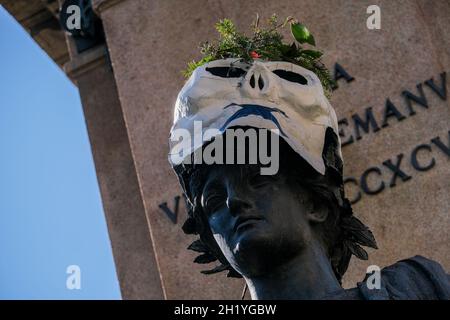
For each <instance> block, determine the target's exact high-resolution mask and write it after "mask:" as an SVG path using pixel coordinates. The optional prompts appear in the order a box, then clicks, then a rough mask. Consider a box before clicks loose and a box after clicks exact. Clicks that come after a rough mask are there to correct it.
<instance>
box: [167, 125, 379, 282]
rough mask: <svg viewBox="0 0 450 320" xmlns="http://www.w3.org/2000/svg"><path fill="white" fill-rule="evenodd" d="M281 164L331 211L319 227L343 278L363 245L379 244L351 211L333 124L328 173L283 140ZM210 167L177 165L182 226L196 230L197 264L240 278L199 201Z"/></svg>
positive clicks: (327, 144) (327, 154)
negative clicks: (184, 214)
mask: <svg viewBox="0 0 450 320" xmlns="http://www.w3.org/2000/svg"><path fill="white" fill-rule="evenodd" d="M280 154H281V155H283V157H282V158H281V159H280V168H281V170H283V171H284V172H289V175H288V176H289V181H291V182H293V183H296V184H298V186H299V188H302V189H304V190H306V191H307V192H308V193H309V196H310V199H311V201H313V204H324V203H325V204H327V206H328V209H329V214H328V217H327V219H326V221H325V222H324V223H323V224H322V228H321V229H320V233H321V234H320V236H321V239H322V240H323V243H324V245H325V246H326V249H327V254H328V257H329V259H330V263H331V266H332V269H333V271H334V273H335V275H336V278H337V279H338V280H339V281H341V279H342V276H343V275H344V273H345V272H346V270H347V268H348V265H349V263H350V259H351V256H352V255H354V256H356V257H357V258H359V259H362V260H367V259H368V254H367V252H366V251H365V250H364V249H363V248H362V247H361V246H366V247H371V248H375V249H376V248H377V245H376V241H375V238H374V236H373V234H372V232H371V231H370V230H369V229H368V228H367V227H366V226H365V225H364V224H363V223H362V222H361V221H360V220H359V219H357V218H356V217H355V216H354V215H353V212H352V208H351V205H350V202H349V201H348V199H346V198H345V194H344V185H343V179H342V160H341V158H340V156H339V154H338V141H337V137H336V134H335V133H334V132H333V130H332V129H331V128H329V129H328V130H327V132H326V137H325V144H324V149H323V153H322V157H323V159H324V162H325V167H326V172H325V174H324V175H321V174H320V173H318V172H317V171H315V170H314V169H313V168H312V167H311V166H310V165H309V164H308V163H307V162H306V161H305V160H304V159H303V158H301V157H300V156H299V155H298V154H297V153H295V152H294V151H293V150H292V149H291V147H290V146H289V145H288V144H287V143H286V142H285V141H284V140H283V139H281V140H280ZM207 167H208V166H207V165H196V166H194V165H180V166H177V167H175V171H176V173H177V175H178V177H179V180H180V183H181V185H182V187H183V190H184V192H185V198H186V205H187V209H188V218H187V220H186V222H185V223H184V225H183V231H184V232H185V233H187V234H198V235H199V237H200V238H199V239H197V240H195V241H194V242H193V243H192V244H191V245H190V246H189V247H188V249H189V250H193V251H196V252H199V253H201V255H199V256H198V257H197V258H196V259H195V260H194V262H196V263H210V262H214V261H216V260H218V261H219V262H220V264H219V265H218V266H216V267H215V268H213V269H211V270H205V271H202V273H204V274H212V273H217V272H221V271H228V274H227V276H228V277H241V275H240V274H239V273H238V272H237V271H236V270H234V268H233V267H232V266H231V265H230V264H229V263H228V261H227V260H226V258H225V257H224V255H223V254H222V252H221V250H220V248H219V246H218V245H217V243H216V241H215V239H214V237H213V235H212V232H211V230H210V228H209V225H208V221H207V218H206V215H205V214H204V213H203V210H202V206H201V204H200V194H201V192H200V190H201V188H202V185H203V181H204V178H205V177H206V174H207V172H208V171H207V170H205V169H206V168H207Z"/></svg>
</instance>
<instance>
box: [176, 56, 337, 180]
mask: <svg viewBox="0 0 450 320" xmlns="http://www.w3.org/2000/svg"><path fill="white" fill-rule="evenodd" d="M255 109H258V110H259V112H255ZM261 110H262V112H265V113H266V114H268V116H262V115H261ZM194 121H201V122H202V131H203V132H204V131H205V130H207V129H218V130H219V131H220V132H221V133H223V132H224V130H225V129H227V128H229V127H232V126H249V127H255V128H266V129H278V130H279V134H280V136H281V137H282V138H283V139H284V140H285V141H286V142H287V143H288V144H289V145H290V146H291V147H292V149H293V150H294V151H295V152H297V153H298V154H299V155H300V156H301V157H303V158H304V159H305V160H306V161H307V162H308V163H309V164H310V165H311V166H312V167H313V168H314V169H315V170H316V171H318V172H319V173H321V174H324V173H325V164H324V161H323V159H322V150H323V146H324V140H325V132H326V130H327V128H328V127H330V128H332V129H333V131H334V133H335V134H336V136H337V137H338V139H339V135H338V126H337V119H336V114H335V112H334V110H333V108H332V107H331V105H330V103H329V102H328V99H327V98H326V97H325V95H324V91H323V88H322V85H321V83H320V80H319V79H318V77H317V76H316V75H315V74H314V73H313V72H311V71H309V70H307V69H305V68H302V67H300V66H298V65H296V64H292V63H289V62H281V61H279V62H275V61H270V62H266V61H261V60H255V61H253V63H251V64H249V63H244V62H242V61H241V60H239V59H234V58H229V59H224V60H216V61H212V62H210V63H207V64H205V65H203V66H201V67H198V68H197V69H196V70H195V71H194V73H193V74H192V76H191V77H190V78H189V80H188V81H187V83H186V84H185V85H184V87H183V89H182V90H181V91H180V93H179V94H178V98H177V101H176V104H175V111H174V124H173V127H172V130H171V134H172V133H173V131H174V130H176V129H186V130H188V131H189V133H190V134H191V136H192V137H194V135H196V134H203V132H201V133H200V132H194ZM170 140H171V145H170V148H171V150H172V147H173V145H172V139H170ZM186 143H187V144H191V142H190V141H186ZM177 144H178V143H177ZM199 147H201V145H192V146H186V149H185V150H187V149H189V150H190V152H189V153H187V154H186V156H187V155H188V154H190V153H192V152H194V151H195V150H196V149H197V148H199ZM338 149H339V150H338V152H339V156H340V158H341V159H342V155H341V150H340V141H339V145H338ZM171 159H172V158H171V157H170V156H169V161H170V162H171V164H172V166H175V165H178V164H179V163H176V162H174V161H173V159H172V160H171Z"/></svg>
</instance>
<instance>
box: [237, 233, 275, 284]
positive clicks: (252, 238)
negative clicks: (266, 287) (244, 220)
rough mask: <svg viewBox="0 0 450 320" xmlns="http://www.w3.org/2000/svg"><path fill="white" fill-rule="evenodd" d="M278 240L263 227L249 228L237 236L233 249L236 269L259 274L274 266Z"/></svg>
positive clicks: (242, 272)
mask: <svg viewBox="0 0 450 320" xmlns="http://www.w3.org/2000/svg"><path fill="white" fill-rule="evenodd" d="M277 243H279V242H277V241H275V240H274V239H273V237H271V236H270V234H269V233H268V232H267V230H263V228H261V229H258V228H255V229H252V230H247V231H246V232H245V233H242V234H240V235H239V237H238V238H237V242H236V245H235V246H234V249H233V258H234V260H235V263H236V265H237V266H236V267H235V268H236V269H237V270H238V271H239V272H240V273H241V274H243V275H245V276H257V275H260V274H262V273H265V272H266V271H267V270H268V269H271V268H273V267H274V263H276V262H277V261H278V260H279V259H278V258H277V257H276V253H274V251H275V252H276V250H277V248H275V247H276V246H277Z"/></svg>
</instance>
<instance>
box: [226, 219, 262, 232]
mask: <svg viewBox="0 0 450 320" xmlns="http://www.w3.org/2000/svg"><path fill="white" fill-rule="evenodd" d="M262 220H264V218H263V217H260V216H243V217H239V218H238V219H237V220H236V222H235V224H234V227H233V231H234V232H235V233H236V232H238V231H240V230H243V229H245V228H246V227H249V226H250V225H252V224H254V223H257V222H258V221H262Z"/></svg>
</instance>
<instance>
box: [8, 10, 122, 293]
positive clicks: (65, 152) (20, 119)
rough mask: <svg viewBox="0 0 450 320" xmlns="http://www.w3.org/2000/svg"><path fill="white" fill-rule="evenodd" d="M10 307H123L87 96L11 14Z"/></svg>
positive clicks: (9, 111)
mask: <svg viewBox="0 0 450 320" xmlns="http://www.w3.org/2000/svg"><path fill="white" fill-rule="evenodd" d="M69 265H78V266H79V267H80V269H81V289H80V290H68V289H67V288H66V279H67V277H68V276H69V275H68V274H66V269H67V267H68V266H69ZM0 299H120V290H119V285H118V281H117V276H116V272H115V268H114V262H113V257H112V251H111V245H110V242H109V237H108V233H107V227H106V221H105V217H104V213H103V208H102V204H101V199H100V193H99V188H98V184H97V178H96V175H95V169H94V163H93V159H92V154H91V150H90V145H89V140H88V135H87V131H86V125H85V122H84V117H83V112H82V108H81V103H80V98H79V94H78V90H77V88H76V87H75V86H74V85H73V84H72V83H71V82H70V81H69V80H68V78H67V77H66V76H65V74H64V73H63V72H62V71H61V70H60V68H59V67H58V66H57V65H56V64H54V62H53V61H52V60H51V59H50V58H49V57H48V56H47V55H46V54H45V52H44V51H43V50H42V49H41V48H40V47H39V46H38V45H37V44H36V43H35V42H34V41H33V39H31V38H30V37H29V35H28V34H27V33H26V31H25V30H23V29H22V28H21V26H20V25H19V24H18V23H17V22H16V21H15V20H14V19H13V18H12V17H11V16H10V15H9V14H8V13H7V12H6V11H5V10H4V9H3V8H2V7H1V6H0Z"/></svg>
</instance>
